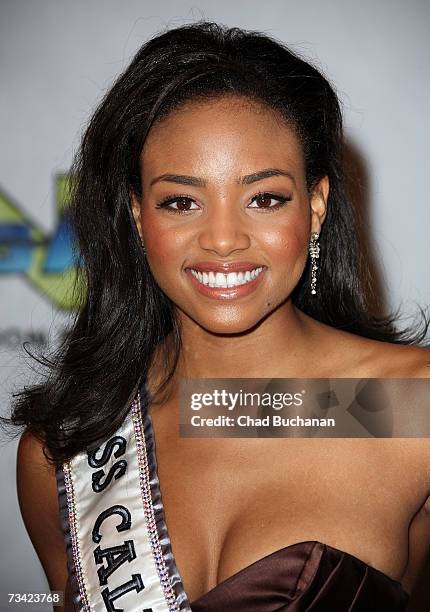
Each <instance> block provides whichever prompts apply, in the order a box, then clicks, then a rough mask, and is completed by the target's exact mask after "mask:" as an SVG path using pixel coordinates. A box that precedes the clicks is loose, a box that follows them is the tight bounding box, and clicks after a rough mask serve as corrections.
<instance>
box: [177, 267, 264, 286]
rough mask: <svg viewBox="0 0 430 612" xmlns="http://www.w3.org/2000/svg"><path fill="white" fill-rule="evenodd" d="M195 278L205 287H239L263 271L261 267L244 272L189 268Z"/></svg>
mask: <svg viewBox="0 0 430 612" xmlns="http://www.w3.org/2000/svg"><path fill="white" fill-rule="evenodd" d="M189 270H190V272H191V274H192V275H193V276H194V278H195V279H196V280H198V281H199V283H201V284H202V285H205V286H206V287H212V288H219V289H228V288H230V287H240V286H241V285H246V284H247V283H250V282H252V281H253V280H255V279H256V278H257V277H258V276H259V275H260V274H261V273H262V271H263V268H262V267H261V268H254V269H253V270H247V271H246V272H229V273H228V274H223V273H222V272H199V271H197V270H193V269H192V268H190V269H189Z"/></svg>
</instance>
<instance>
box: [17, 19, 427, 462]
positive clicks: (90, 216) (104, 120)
mask: <svg viewBox="0 0 430 612" xmlns="http://www.w3.org/2000/svg"><path fill="white" fill-rule="evenodd" d="M223 95H240V96H246V97H247V98H249V99H252V100H254V101H258V102H259V103H263V104H264V105H266V106H267V107H269V108H271V109H273V110H274V111H275V112H277V113H280V115H281V116H282V117H283V118H284V119H285V120H286V121H287V122H288V123H289V125H292V126H293V127H294V129H295V130H296V133H297V135H298V137H299V139H300V142H301V144H302V147H303V151H304V157H305V164H306V181H307V187H308V189H309V191H311V190H312V188H313V186H314V185H315V184H316V182H317V181H318V180H319V179H320V178H321V177H323V176H325V175H327V176H328V177H329V181H330V194H329V200H328V212H327V217H326V220H325V223H324V225H323V228H322V232H321V236H320V246H321V252H322V257H321V259H320V264H319V268H320V269H319V275H320V277H321V278H322V279H324V282H321V283H320V284H319V287H318V292H317V294H316V295H312V296H311V297H310V274H309V262H308V264H307V266H306V269H305V270H304V273H303V275H302V277H301V279H300V281H299V283H298V285H297V287H296V288H295V289H294V292H293V294H292V300H293V303H294V304H295V306H296V307H298V308H299V309H301V310H302V311H303V312H305V313H307V314H308V315H310V316H311V317H313V318H315V319H317V320H318V321H321V322H323V323H326V324H328V325H331V326H333V327H336V328H342V329H343V330H347V331H349V332H352V333H354V334H357V335H360V336H365V337H367V338H373V339H377V340H382V341H387V342H395V343H401V344H417V343H420V342H421V341H422V340H423V339H424V338H425V336H426V333H427V329H428V326H429V321H428V320H426V318H425V313H424V311H423V310H422V309H421V313H422V314H423V316H424V327H423V329H422V330H421V331H417V330H416V329H415V330H414V329H410V328H408V329H404V330H402V331H399V330H398V329H397V328H396V327H395V320H396V315H390V316H380V315H378V316H377V315H375V314H372V312H371V308H370V307H369V300H368V295H369V288H370V293H371V292H372V286H373V285H372V278H371V274H370V272H369V269H368V268H367V267H366V266H363V265H361V264H362V262H361V259H362V258H360V251H359V247H358V235H357V220H356V217H355V215H354V213H353V207H352V205H351V203H350V201H349V199H348V197H347V193H346V188H345V180H344V174H343V163H342V146H343V130H342V115H341V110H340V105H339V101H338V98H337V95H336V94H335V92H334V90H333V87H332V86H331V85H330V83H329V82H328V80H327V79H326V78H325V77H324V76H323V75H322V74H321V72H320V71H318V70H317V69H316V68H315V67H313V66H312V65H310V64H309V63H308V62H307V61H305V60H304V59H302V58H300V57H299V56H298V55H297V54H296V53H295V52H293V51H292V50H290V49H289V48H287V47H286V46H285V45H283V44H282V43H280V42H278V41H276V40H274V39H273V38H270V37H269V36H267V35H265V34H264V33H261V32H258V31H246V30H243V29H240V28H228V27H226V26H223V25H219V24H216V23H211V22H196V23H192V24H188V25H184V26H181V27H177V28H174V29H170V30H167V31H165V32H163V33H161V34H159V35H157V36H155V37H154V38H152V39H151V40H149V41H148V42H146V43H145V44H144V45H143V46H142V47H141V49H140V50H139V51H138V53H137V54H136V55H135V57H134V58H133V60H132V61H131V63H130V65H129V66H128V68H127V69H126V70H125V71H124V72H123V73H122V74H121V75H120V76H119V78H118V79H117V80H116V82H115V83H114V85H113V86H112V88H111V89H110V90H109V91H108V92H107V94H106V95H105V97H104V98H103V100H102V101H101V103H100V105H99V106H98V108H97V110H96V111H95V113H94V115H93V116H92V118H91V120H90V122H89V125H88V127H87V129H86V132H85V134H84V136H83V140H82V145H81V147H80V150H79V152H78V154H77V156H76V158H75V161H74V164H73V167H72V176H73V197H72V206H71V211H70V215H71V221H72V227H73V229H74V234H75V237H76V242H77V248H78V253H79V270H80V274H81V278H82V279H83V280H84V285H85V291H81V295H82V300H81V306H80V308H79V310H78V311H77V313H76V316H75V319H74V322H73V325H72V327H71V329H70V331H69V333H68V334H67V336H66V338H65V341H64V342H63V343H62V345H61V347H60V348H59V349H58V350H57V351H56V352H55V355H54V357H51V358H50V359H49V360H48V359H47V358H45V359H44V360H42V362H43V364H44V365H45V366H48V372H47V373H46V378H45V379H44V381H43V382H42V383H39V384H37V385H34V386H32V387H29V388H26V389H24V390H23V391H21V392H20V393H18V394H16V399H15V403H14V406H13V411H12V418H11V419H10V421H11V422H12V423H13V424H14V425H25V426H26V427H27V429H28V430H30V431H32V432H33V433H34V434H35V435H37V436H38V437H40V439H42V440H43V441H44V445H45V449H46V450H48V453H49V454H48V459H49V460H52V461H53V462H55V463H56V464H57V465H60V464H61V463H62V462H63V461H65V460H68V459H70V458H71V457H73V456H74V455H75V454H76V453H78V452H79V451H82V450H84V449H88V448H90V447H91V446H93V445H94V444H95V443H96V442H100V440H103V439H106V437H108V436H109V435H111V434H112V433H113V432H114V431H115V430H116V429H117V428H118V427H119V426H120V424H121V423H122V421H123V420H124V418H125V416H126V414H127V412H128V410H129V408H130V403H131V401H132V398H133V397H134V395H135V393H136V391H137V388H138V386H139V384H140V382H141V379H142V377H143V376H145V375H146V373H147V372H148V370H149V368H150V365H151V362H152V359H153V357H154V355H155V351H156V347H162V346H163V344H164V342H163V340H165V339H166V338H167V337H169V341H170V340H171V343H170V346H169V351H167V350H165V351H164V353H162V354H163V362H164V365H165V371H166V376H165V378H164V380H163V381H162V384H161V385H160V387H159V390H162V389H163V388H165V387H166V385H167V383H168V382H169V381H170V379H171V377H172V375H173V373H174V371H175V367H176V365H177V361H178V358H179V355H180V350H181V333H180V328H179V323H178V320H177V317H176V313H175V305H174V304H173V303H172V302H171V300H170V299H169V298H168V297H167V296H166V295H165V294H164V293H163V292H162V290H161V289H160V288H159V287H158V285H157V284H156V282H155V280H154V278H153V276H152V274H151V271H150V269H149V266H148V264H147V261H146V259H145V257H144V255H143V253H142V248H141V243H140V238H139V235H138V232H137V228H136V225H135V222H134V219H133V216H132V211H131V202H130V193H131V192H132V191H134V192H136V193H137V194H141V193H142V185H141V178H140V168H139V158H140V154H141V151H142V147H143V144H144V142H145V139H146V137H147V135H148V132H149V130H150V128H151V126H153V125H154V124H155V123H156V122H158V121H161V120H162V119H163V117H165V116H167V115H168V114H169V113H171V112H172V111H173V110H174V109H175V108H178V107H179V106H180V105H181V104H183V103H185V102H187V101H188V100H194V101H195V100H205V99H210V98H213V97H216V96H223ZM64 423H66V424H67V423H73V424H74V427H71V428H70V430H69V431H67V427H66V428H65V429H64V430H63V428H62V424H64ZM65 431H66V432H67V435H65V434H64V432H65Z"/></svg>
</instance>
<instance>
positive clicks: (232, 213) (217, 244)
mask: <svg viewBox="0 0 430 612" xmlns="http://www.w3.org/2000/svg"><path fill="white" fill-rule="evenodd" d="M218 204H219V205H218V206H214V207H213V209H212V210H211V213H210V214H209V215H208V216H207V217H206V219H205V221H204V225H203V227H201V228H200V231H199V237H198V242H199V246H200V247H201V248H202V249H203V250H207V251H213V252H214V253H216V254H217V255H219V256H220V257H226V256H228V255H229V254H230V253H231V252H233V251H236V250H244V249H247V248H249V246H250V245H251V236H250V227H249V225H248V224H247V223H246V220H245V219H244V218H243V216H242V214H241V210H239V209H238V208H237V206H234V203H233V202H231V201H228V202H227V201H224V202H221V203H220V202H218Z"/></svg>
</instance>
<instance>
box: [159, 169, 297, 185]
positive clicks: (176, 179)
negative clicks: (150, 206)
mask: <svg viewBox="0 0 430 612" xmlns="http://www.w3.org/2000/svg"><path fill="white" fill-rule="evenodd" d="M271 176H286V177H288V178H290V179H291V180H292V181H293V183H294V184H296V181H295V179H294V176H293V175H292V174H291V173H290V172H287V171H286V170H281V169H280V168H267V169H266V170H260V171H259V172H253V173H252V174H246V175H245V176H242V177H240V178H238V179H237V180H236V183H237V184H238V185H250V184H251V183H256V182H257V181H262V180H263V179H265V178H270V177H271ZM158 181H166V182H168V183H178V184H180V185H192V186H194V187H206V186H207V181H206V180H205V179H202V178H199V177H197V176H188V175H186V174H161V175H160V176H157V177H155V178H154V179H152V181H151V182H150V186H151V187H152V185H154V183H157V182H158Z"/></svg>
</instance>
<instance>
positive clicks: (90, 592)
mask: <svg viewBox="0 0 430 612" xmlns="http://www.w3.org/2000/svg"><path fill="white" fill-rule="evenodd" d="M147 405H148V391H147V388H146V384H145V382H144V384H143V385H142V387H141V390H140V393H138V394H137V397H136V399H135V400H134V402H133V404H132V406H131V410H130V411H129V413H128V415H127V417H126V419H125V420H124V421H123V423H122V425H121V427H120V428H119V429H118V430H117V431H116V432H115V434H114V435H113V436H111V437H110V438H109V439H108V440H107V441H106V442H104V443H103V444H102V445H101V446H100V447H99V448H97V449H96V450H95V451H92V452H81V453H79V454H78V455H76V456H75V457H73V459H72V460H71V461H68V462H66V463H64V464H63V465H62V468H61V469H59V470H57V486H58V497H59V507H60V515H61V521H62V528H63V532H64V537H65V541H66V548H67V559H68V561H67V563H68V570H69V580H70V583H71V587H72V592H73V603H74V606H75V610H77V611H79V612H87V611H91V612H93V611H94V612H99V611H100V612H102V611H109V612H120V611H125V612H151V611H152V612H166V611H167V612H183V611H190V610H191V608H190V604H189V601H188V598H187V596H186V594H185V592H184V589H183V586H182V582H181V577H180V575H179V572H178V569H177V567H176V564H175V559H174V557H173V553H172V548H171V542H170V538H169V534H168V532H167V526H166V522H165V517H164V508H163V504H162V499H161V493H160V486H159V480H158V475H157V462H156V455H155V439H154V432H153V427H152V421H151V417H150V415H149V412H148V410H147Z"/></svg>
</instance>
